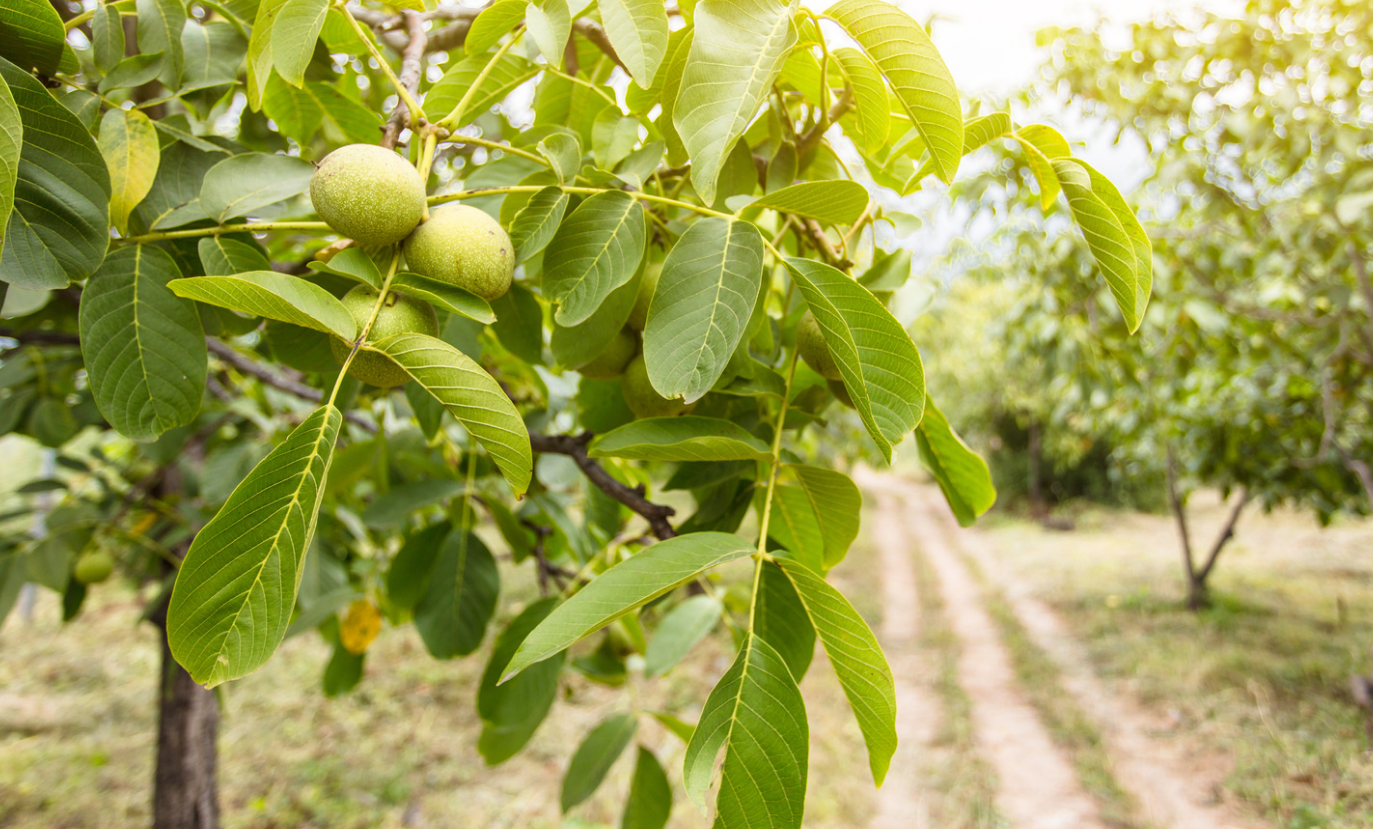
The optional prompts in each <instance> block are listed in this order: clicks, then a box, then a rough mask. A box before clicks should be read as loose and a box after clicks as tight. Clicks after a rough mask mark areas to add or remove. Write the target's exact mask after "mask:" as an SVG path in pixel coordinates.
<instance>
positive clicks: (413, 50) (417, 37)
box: [381, 11, 429, 149]
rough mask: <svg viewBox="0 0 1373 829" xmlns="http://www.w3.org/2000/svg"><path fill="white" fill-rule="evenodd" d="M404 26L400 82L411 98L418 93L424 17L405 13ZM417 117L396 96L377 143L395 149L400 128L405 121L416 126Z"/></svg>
mask: <svg viewBox="0 0 1373 829" xmlns="http://www.w3.org/2000/svg"><path fill="white" fill-rule="evenodd" d="M405 28H406V31H407V32H408V33H409V40H408V41H407V42H406V44H405V48H404V49H403V50H402V51H401V53H400V83H401V86H403V87H405V89H406V91H408V92H409V93H410V95H411V97H414V96H415V95H418V94H419V89H420V70H421V69H422V68H423V67H424V47H425V44H427V43H428V42H429V39H428V38H427V37H425V34H424V17H423V16H422V15H421V14H420V13H419V12H413V11H407V12H406V13H405ZM417 120H418V119H416V117H415V113H413V112H411V111H410V105H409V104H407V103H406V102H405V101H403V100H399V99H398V100H397V101H396V106H395V108H394V109H392V110H391V117H390V118H389V119H387V121H386V126H384V127H382V129H381V146H383V147H386V148H387V149H395V147H396V142H398V141H399V140H400V133H401V130H403V129H405V127H406V124H407V122H408V123H409V125H410V126H411V127H415V126H418V124H416V121H417Z"/></svg>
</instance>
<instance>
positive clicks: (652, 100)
mask: <svg viewBox="0 0 1373 829" xmlns="http://www.w3.org/2000/svg"><path fill="white" fill-rule="evenodd" d="M695 36H696V30H695V29H694V28H692V27H690V26H687V27H685V28H682V29H678V30H677V31H676V32H673V38H680V39H679V40H676V41H675V45H673V41H672V40H669V42H668V43H669V48H668V53H667V54H668V56H667V58H666V59H665V60H664V61H663V68H662V69H661V70H659V72H658V77H655V78H654V79H653V82H654V85H655V86H656V87H658V89H656V90H654V91H655V92H657V91H659V90H661V94H659V95H653V94H651V93H650V94H649V95H646V96H644V101H643V106H642V107H641V108H640V109H641V110H643V111H647V110H648V109H650V108H651V107H652V106H653V105H654V104H657V105H658V106H659V107H660V108H661V111H660V112H659V113H658V120H657V121H656V122H655V123H656V124H657V126H658V131H659V132H661V133H662V135H663V143H664V144H666V145H667V160H668V163H669V164H672V165H680V164H685V163H686V162H687V161H689V160H690V156H688V155H687V150H686V147H684V146H683V145H682V137H681V136H680V135H678V134H677V127H676V126H674V125H673V118H675V117H676V112H677V98H678V96H679V95H680V94H681V90H682V76H683V75H684V74H685V72H686V64H687V56H688V55H689V54H690V53H691V41H692V40H693V39H694V38H695ZM626 98H628V96H626Z"/></svg>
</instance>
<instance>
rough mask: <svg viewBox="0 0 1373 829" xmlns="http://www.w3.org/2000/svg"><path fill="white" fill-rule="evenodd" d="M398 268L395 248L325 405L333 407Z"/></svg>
mask: <svg viewBox="0 0 1373 829" xmlns="http://www.w3.org/2000/svg"><path fill="white" fill-rule="evenodd" d="M399 268H400V248H396V249H395V250H394V251H393V252H392V253H391V264H390V265H389V266H388V267H387V268H386V278H385V279H383V280H382V281H381V290H380V291H378V292H377V302H376V304H375V305H373V306H372V315H371V316H369V317H368V318H367V324H366V325H364V326H362V330H361V331H359V332H358V338H357V339H356V340H353V347H352V348H351V349H350V350H349V351H348V358H347V359H346V360H344V361H343V367H342V368H340V369H339V370H338V378H337V379H335V380H334V387H333V389H331V390H330V391H329V400H328V402H327V403H326V404H325V405H327V406H332V405H334V400H335V399H336V398H337V397H338V390H339V389H340V388H342V387H343V378H344V376H345V375H347V374H348V367H349V366H351V365H352V364H353V357H355V356H356V355H357V353H358V349H359V348H361V347H362V343H363V341H364V340H366V339H367V334H368V333H369V332H371V330H372V326H373V325H374V324H375V323H376V321H377V317H378V316H379V315H380V314H381V308H382V306H383V305H385V304H386V295H387V294H388V293H390V291H391V280H392V279H394V278H395V277H396V271H397V270H398V269H399Z"/></svg>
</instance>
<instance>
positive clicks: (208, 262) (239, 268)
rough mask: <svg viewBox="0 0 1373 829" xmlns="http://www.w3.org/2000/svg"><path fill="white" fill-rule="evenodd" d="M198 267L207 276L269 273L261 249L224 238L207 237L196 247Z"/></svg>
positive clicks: (268, 262) (267, 262)
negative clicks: (249, 272) (201, 268)
mask: <svg viewBox="0 0 1373 829" xmlns="http://www.w3.org/2000/svg"><path fill="white" fill-rule="evenodd" d="M196 253H198V254H199V255H200V265H201V267H203V268H204V269H205V273H206V274H207V275H209V276H232V275H234V274H238V273H243V272H245V271H269V270H271V269H272V263H271V262H270V261H268V259H267V256H266V254H264V253H263V252H262V249H261V248H258V247H256V246H255V245H250V244H248V243H246V242H240V241H238V240H237V239H230V238H228V237H226V236H207V237H205V238H204V239H201V240H200V244H199V245H197V246H196Z"/></svg>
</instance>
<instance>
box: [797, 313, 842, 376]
mask: <svg viewBox="0 0 1373 829" xmlns="http://www.w3.org/2000/svg"><path fill="white" fill-rule="evenodd" d="M796 352H797V353H798V354H800V355H801V359H802V360H805V361H806V365H808V366H810V367H811V368H813V369H815V373H816V374H819V375H820V376H821V377H823V378H825V379H826V380H842V379H844V375H843V374H841V373H840V372H839V364H838V363H836V362H834V355H833V354H831V353H830V347H829V344H828V343H826V342H825V335H824V333H822V332H821V331H820V323H819V322H818V321H817V320H816V319H815V317H814V315H812V314H811V312H809V311H807V312H806V315H805V316H804V317H801V321H800V322H799V323H797V324H796Z"/></svg>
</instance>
